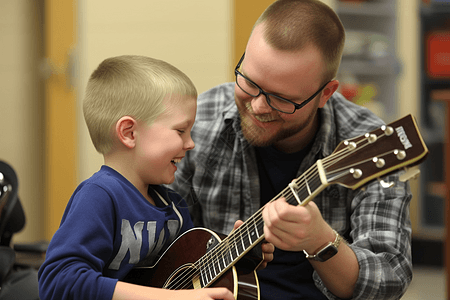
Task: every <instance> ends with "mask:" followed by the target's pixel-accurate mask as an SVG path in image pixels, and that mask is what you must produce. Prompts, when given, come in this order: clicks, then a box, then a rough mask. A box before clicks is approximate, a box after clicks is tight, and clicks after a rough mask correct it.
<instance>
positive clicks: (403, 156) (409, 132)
mask: <svg viewBox="0 0 450 300" xmlns="http://www.w3.org/2000/svg"><path fill="white" fill-rule="evenodd" d="M427 154H428V149H427V146H426V145H425V143H424V141H423V139H422V136H421V135H420V132H419V130H418V127H417V124H416V121H415V120H414V118H413V117H412V116H411V115H408V116H406V117H404V118H402V119H399V120H397V121H395V122H392V123H390V124H388V125H386V126H382V127H381V128H378V129H376V130H374V131H372V132H369V133H367V134H365V135H363V136H359V137H356V138H353V139H350V140H346V141H343V142H341V143H340V144H339V145H338V147H337V148H336V150H335V151H334V152H333V153H332V154H331V155H330V156H328V157H326V158H324V159H323V160H322V165H323V169H324V172H325V175H326V178H327V181H328V183H330V184H332V183H335V184H340V185H343V186H346V187H348V188H351V189H356V188H358V187H360V186H361V185H363V184H365V183H367V182H369V181H372V180H373V179H376V178H379V177H381V176H383V175H387V174H389V173H392V172H394V171H396V170H398V169H401V168H406V167H410V166H414V165H417V164H419V163H421V162H422V161H423V160H424V159H425V158H426V156H427Z"/></svg>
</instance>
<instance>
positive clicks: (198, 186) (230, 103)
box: [171, 83, 412, 300]
mask: <svg viewBox="0 0 450 300" xmlns="http://www.w3.org/2000/svg"><path fill="white" fill-rule="evenodd" d="M197 109H198V111H197V117H196V122H195V125H194V128H193V130H192V138H193V140H194V141H195V143H196V146H195V148H194V149H193V150H191V151H189V152H188V153H187V154H186V157H185V158H184V159H183V161H182V162H181V163H180V164H179V166H178V171H177V172H176V180H175V182H174V183H173V184H172V185H171V188H173V189H174V190H176V191H177V192H179V193H180V194H181V195H182V196H183V197H184V198H185V199H186V201H187V202H188V204H190V206H191V214H192V216H193V219H194V223H195V225H199V226H203V227H206V228H210V229H212V230H215V231H218V232H222V233H228V232H230V231H231V230H232V229H233V224H234V222H235V221H236V220H238V219H241V220H246V219H248V218H249V217H250V216H251V215H252V214H253V213H254V212H256V211H257V210H258V209H259V208H260V195H259V193H260V189H259V175H258V166H257V162H256V158H255V150H254V148H253V147H252V146H250V145H249V144H248V143H247V141H246V140H245V138H244V137H243V135H242V132H241V128H240V119H239V113H238V111H237V108H236V104H235V101H234V83H226V84H222V85H220V86H217V87H215V88H213V89H211V90H209V91H207V92H205V93H203V94H201V95H200V96H199V99H198V108H197ZM319 112H320V120H321V125H320V128H319V131H318V133H317V135H316V138H315V141H314V142H313V145H312V148H311V151H310V152H309V153H308V154H307V155H306V156H305V157H304V159H303V161H302V163H301V165H300V168H299V170H298V174H297V176H300V175H301V174H302V173H303V172H305V171H306V170H308V169H309V167H310V166H312V165H313V164H314V163H315V162H316V161H317V160H318V159H322V158H324V157H327V156H329V155H330V154H331V153H332V152H333V151H334V149H335V148H336V147H337V145H338V144H339V143H340V142H341V141H343V140H345V139H348V138H352V137H355V136H360V135H363V134H365V133H367V132H370V131H372V130H374V129H376V128H379V127H380V126H381V125H383V124H384V123H383V122H382V121H381V120H380V119H379V118H378V117H376V116H375V115H374V114H373V113H371V112H370V111H369V110H367V109H365V108H363V107H360V106H357V105H355V104H353V103H351V102H350V101H348V100H346V99H344V98H343V97H342V96H341V95H340V94H338V93H335V94H334V95H333V96H332V97H331V98H330V99H329V100H328V102H327V104H326V105H325V106H324V107H323V108H321V109H319ZM385 181H393V182H394V183H395V186H394V187H393V188H389V189H384V188H382V187H381V186H380V184H379V183H378V182H374V183H371V184H369V185H366V187H365V188H364V189H358V190H351V189H348V188H345V187H344V186H340V185H330V186H328V187H327V188H326V189H325V190H323V191H322V192H321V193H320V194H319V195H317V196H316V197H315V199H314V202H315V203H316V204H317V205H318V207H319V209H320V211H321V213H322V215H323V218H324V219H325V221H327V223H328V224H330V226H331V227H332V228H334V229H335V230H336V231H338V232H339V233H341V234H342V235H346V236H347V237H349V240H351V241H352V242H351V244H350V247H351V248H352V249H353V251H354V252H355V254H356V256H357V259H358V262H359V266H360V269H359V278H358V281H357V284H356V288H355V291H354V295H353V298H352V299H364V300H367V299H377V300H380V299H399V298H400V297H401V295H403V293H404V292H405V291H406V288H407V287H408V285H409V283H410V281H411V279H412V260H411V223H410V217H409V203H410V199H411V193H410V190H409V184H408V183H402V182H400V181H399V180H398V174H396V175H390V176H389V177H388V178H385ZM267 268H270V264H269V265H268V267H267ZM313 278H314V281H315V284H316V286H317V288H318V289H320V290H321V291H322V293H323V294H325V295H326V296H327V297H328V298H329V299H337V298H336V297H335V296H334V295H332V294H331V292H329V291H328V290H327V289H326V287H325V286H324V285H323V283H322V281H321V280H320V278H319V276H318V275H317V274H316V273H315V272H314V274H313ZM292 286H295V282H292Z"/></svg>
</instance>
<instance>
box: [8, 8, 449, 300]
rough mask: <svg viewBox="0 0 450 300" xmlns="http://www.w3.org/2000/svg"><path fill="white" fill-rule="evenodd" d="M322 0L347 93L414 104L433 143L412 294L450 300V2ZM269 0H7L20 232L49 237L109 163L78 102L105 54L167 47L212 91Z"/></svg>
mask: <svg viewBox="0 0 450 300" xmlns="http://www.w3.org/2000/svg"><path fill="white" fill-rule="evenodd" d="M322 1H323V2H325V3H327V4H328V5H330V6H331V7H333V8H334V9H335V10H336V12H337V13H338V14H339V16H340V18H341V20H342V22H343V23H344V26H345V28H346V31H347V40H346V45H345V49H344V57H343V61H342V64H341V68H340V71H339V75H338V79H339V80H340V82H341V86H340V92H341V93H342V94H344V95H345V96H346V97H347V99H349V100H350V101H353V102H355V103H357V104H360V105H364V106H367V107H368V108H370V109H371V110H372V111H373V112H375V113H376V114H377V115H379V116H380V117H381V118H383V119H384V120H385V121H386V122H391V121H394V120H396V119H398V118H400V117H403V116H404V115H406V114H413V115H414V116H415V117H416V119H417V121H418V124H419V126H420V130H421V132H422V134H423V137H424V140H425V142H426V144H427V146H428V148H429V150H430V152H431V154H430V155H429V157H428V159H427V161H426V162H425V163H424V164H422V165H421V175H420V176H419V178H418V179H414V180H411V185H412V190H413V193H414V198H413V200H412V204H411V219H412V222H413V258H414V265H415V267H416V266H417V274H420V276H424V277H415V278H420V279H419V280H417V279H414V282H413V284H412V288H411V291H410V292H408V294H410V295H412V297H414V295H416V297H417V298H410V299H422V298H421V296H420V295H422V294H420V293H423V295H426V296H427V297H428V298H432V299H445V297H446V296H444V295H447V294H446V292H445V290H446V287H445V286H446V285H447V283H448V276H447V277H446V274H447V272H446V271H445V268H444V265H445V261H446V255H447V256H448V255H449V254H447V253H448V252H449V251H445V240H446V226H447V225H446V224H447V223H446V215H449V210H448V205H447V203H448V197H449V195H448V190H449V188H448V187H449V180H450V179H449V178H447V177H448V176H447V177H446V176H445V174H450V173H446V172H447V170H450V167H449V164H450V162H449V160H448V159H447V157H449V156H448V155H449V153H450V150H449V149H450V146H448V145H449V133H448V128H449V125H448V124H449V120H448V119H449V118H450V115H448V114H447V111H448V109H449V108H448V106H447V103H448V101H449V100H450V21H449V20H450V3H449V2H450V1H442V0H441V1H440V0H366V1H364V0H346V1H344V0H322ZM272 2H273V1H272V0H214V1H211V0H197V1H186V0H165V1H157V0H133V1H128V2H126V3H125V2H124V1H119V0H108V1H106V0H94V1H87V0H64V1H60V0H14V1H11V0H0V45H1V48H0V112H1V114H0V160H3V161H6V162H8V163H10V164H11V165H12V166H13V167H14V169H15V170H16V172H17V174H18V177H19V195H20V199H21V202H22V205H23V207H24V210H25V214H26V218H27V223H26V226H25V228H24V229H23V230H22V231H21V232H20V233H18V234H16V235H15V236H14V242H15V243H32V242H38V241H42V240H50V239H51V237H52V235H53V233H54V232H55V231H56V229H57V228H58V225H59V221H60V219H61V216H62V213H63V211H64V208H65V206H66V204H67V201H68V200H69V198H70V196H71V194H72V192H73V191H74V189H75V187H76V186H77V185H78V184H79V183H80V182H81V181H82V180H84V179H86V178H88V177H90V176H91V175H92V174H93V173H94V172H96V171H97V170H98V169H99V168H100V166H101V165H102V163H103V160H102V157H101V156H100V155H99V154H98V153H96V152H95V149H94V147H93V146H92V143H91V141H90V138H89V134H88V131H87V128H86V126H85V123H84V119H83V116H82V113H81V103H82V99H83V95H84V88H85V86H86V83H87V80H88V77H89V76H90V74H91V73H92V71H93V70H94V69H95V68H96V67H97V66H98V64H99V63H100V62H101V61H102V60H104V59H105V58H107V57H111V56H117V55H124V54H137V55H146V56H150V57H154V58H158V59H162V60H165V61H167V62H169V63H171V64H173V65H175V66H176V67H178V68H179V69H181V70H182V71H183V72H185V73H186V74H187V75H188V76H189V77H190V78H191V79H192V80H193V82H194V84H195V85H196V86H197V89H198V91H199V93H201V92H203V91H205V90H207V89H209V88H211V87H213V86H215V85H217V84H220V83H223V82H227V81H233V80H234V75H233V69H234V66H235V64H236V62H237V60H238V59H239V58H240V56H241V55H242V53H243V51H244V49H245V45H246V42H247V39H248V36H249V33H250V30H251V27H252V25H253V24H254V22H255V21H256V19H257V17H258V16H259V15H260V13H261V12H262V11H263V10H264V9H265V8H266V7H267V6H268V5H269V4H270V3H272ZM446 278H447V279H446ZM419 282H420V284H421V285H420V286H419V285H417V284H419ZM414 287H416V288H414ZM430 293H435V294H430ZM436 293H437V294H436ZM413 294H414V295H413ZM417 295H419V296H417ZM433 295H435V296H434V297H433ZM405 297H406V296H405ZM424 297H425V296H424ZM405 299H406V298H405Z"/></svg>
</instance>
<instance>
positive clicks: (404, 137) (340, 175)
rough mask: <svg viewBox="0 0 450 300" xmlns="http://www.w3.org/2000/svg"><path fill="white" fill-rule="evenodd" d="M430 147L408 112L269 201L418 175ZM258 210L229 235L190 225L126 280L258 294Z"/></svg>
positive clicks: (352, 142)
mask: <svg viewBox="0 0 450 300" xmlns="http://www.w3.org/2000/svg"><path fill="white" fill-rule="evenodd" d="M427 154H428V149H427V147H426V145H425V143H424V141H423V139H422V137H421V135H420V133H419V131H418V127H417V124H416V121H415V120H414V118H413V117H412V116H411V115H408V116H406V117H404V118H402V119H399V120H397V121H395V122H392V123H390V124H389V125H386V126H382V127H380V128H378V129H376V130H374V131H372V132H369V133H366V134H365V135H362V136H359V137H355V138H353V139H349V140H345V141H343V142H341V143H340V144H339V145H338V147H337V148H336V149H335V150H334V152H333V153H332V154H331V155H330V156H328V157H326V158H324V159H321V160H318V161H317V162H316V163H315V164H314V165H313V166H311V167H310V168H309V169H308V170H307V171H306V172H305V173H303V174H302V175H301V176H300V177H298V178H297V179H295V180H293V181H292V182H291V183H290V184H289V186H288V187H286V188H285V189H284V190H283V191H282V192H280V193H279V194H278V195H277V196H276V197H274V198H273V199H272V200H271V201H274V200H276V199H279V198H280V197H284V198H285V199H286V201H287V202H288V203H290V204H292V205H303V206H304V205H306V204H308V202H309V201H311V200H312V199H314V197H315V196H316V195H317V194H319V193H320V192H321V191H322V190H323V189H325V188H326V187H327V186H328V185H330V184H340V185H342V186H345V187H347V188H350V189H356V188H358V187H361V186H363V185H364V184H366V183H368V182H370V181H372V180H375V179H377V178H378V180H379V182H380V184H381V185H382V186H383V187H384V188H390V187H392V186H393V183H390V182H385V181H384V180H382V179H380V177H381V176H383V175H387V174H390V173H392V172H394V171H396V170H398V169H401V168H404V169H405V172H404V173H403V174H401V175H400V180H401V181H406V180H408V179H410V178H412V177H415V176H417V175H418V174H419V170H418V168H412V169H407V167H411V166H415V165H418V164H419V163H421V162H422V161H423V160H424V159H425V158H426V156H427ZM262 210H263V208H261V209H259V210H258V211H257V212H256V213H255V214H254V215H253V216H251V217H250V218H249V219H248V220H247V221H246V222H244V223H243V224H242V225H241V226H240V227H239V228H237V229H236V230H235V231H233V232H232V233H230V234H229V235H228V236H226V237H224V236H220V235H219V234H217V233H215V232H213V231H211V230H208V229H205V228H193V229H191V230H189V231H187V232H185V233H184V234H182V235H181V236H179V237H178V238H177V239H176V240H175V241H174V242H173V243H172V245H171V246H170V247H169V248H168V249H167V250H166V251H165V252H164V254H163V255H162V256H161V258H160V259H159V260H158V261H157V263H155V264H152V265H147V264H148V263H147V262H146V261H145V260H144V261H142V262H141V263H139V264H138V265H136V266H135V267H134V268H133V269H132V271H131V272H130V273H129V274H128V275H127V277H126V278H125V281H127V282H131V283H135V284H140V285H145V286H152V287H159V288H165V289H174V290H178V289H200V288H205V287H214V286H216V287H227V288H228V289H229V290H231V291H232V292H233V293H234V296H235V298H236V299H239V300H247V299H248V300H250V299H259V287H258V280H257V276H256V271H255V270H256V268H257V267H258V265H259V263H260V262H261V259H262V255H261V252H259V253H258V252H254V251H255V249H259V247H255V246H256V245H258V244H259V243H260V242H261V241H262V240H263V239H264V230H263V227H264V224H263V223H264V221H263V219H262Z"/></svg>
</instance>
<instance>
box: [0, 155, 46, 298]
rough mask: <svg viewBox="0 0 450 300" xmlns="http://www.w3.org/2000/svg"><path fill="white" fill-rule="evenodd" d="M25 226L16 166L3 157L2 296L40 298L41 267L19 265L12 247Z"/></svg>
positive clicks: (0, 217)
mask: <svg viewBox="0 0 450 300" xmlns="http://www.w3.org/2000/svg"><path fill="white" fill-rule="evenodd" d="M24 226H25V213H24V211H23V208H22V205H21V203H20V200H19V197H18V179H17V176H16V172H15V171H14V169H13V168H12V167H11V166H10V165H9V164H7V163H6V162H3V161H0V300H17V299H21V300H28V299H30V300H35V299H39V293H38V279H37V270H36V269H34V268H32V267H27V266H17V265H16V263H15V258H16V252H15V251H14V249H13V248H12V247H11V239H12V237H13V235H14V233H16V232H19V231H20V230H22V228H23V227H24Z"/></svg>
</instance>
